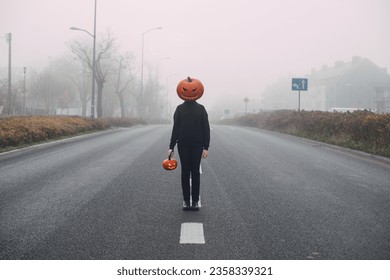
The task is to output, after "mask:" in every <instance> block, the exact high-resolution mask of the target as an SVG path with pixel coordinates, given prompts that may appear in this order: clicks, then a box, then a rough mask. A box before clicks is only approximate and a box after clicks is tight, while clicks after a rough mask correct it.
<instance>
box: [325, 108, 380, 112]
mask: <svg viewBox="0 0 390 280" xmlns="http://www.w3.org/2000/svg"><path fill="white" fill-rule="evenodd" d="M355 111H369V112H373V113H375V111H374V110H372V109H365V108H346V107H331V108H329V109H328V112H337V113H352V112H355Z"/></svg>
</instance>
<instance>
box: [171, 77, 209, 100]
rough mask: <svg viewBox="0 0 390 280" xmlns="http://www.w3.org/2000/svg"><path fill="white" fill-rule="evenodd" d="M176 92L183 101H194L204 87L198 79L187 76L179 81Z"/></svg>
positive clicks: (201, 93) (200, 95)
mask: <svg viewBox="0 0 390 280" xmlns="http://www.w3.org/2000/svg"><path fill="white" fill-rule="evenodd" d="M176 92H177V95H178V96H179V97H180V98H181V99H183V100H184V101H195V100H198V99H199V98H201V97H202V95H203V92H204V87H203V85H202V83H201V81H199V80H198V79H194V78H190V77H188V78H187V79H185V80H182V81H180V82H179V84H178V85H177V88H176Z"/></svg>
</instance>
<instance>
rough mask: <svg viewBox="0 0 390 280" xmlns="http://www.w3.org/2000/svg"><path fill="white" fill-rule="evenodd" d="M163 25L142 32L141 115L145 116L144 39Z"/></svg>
mask: <svg viewBox="0 0 390 280" xmlns="http://www.w3.org/2000/svg"><path fill="white" fill-rule="evenodd" d="M161 29H162V27H154V28H150V29H148V30H146V31H145V32H144V33H142V53H141V93H140V106H139V107H140V111H141V112H140V117H141V118H142V117H143V111H144V108H143V106H144V101H143V98H144V97H143V95H144V40H145V34H146V33H148V32H150V31H152V30H161Z"/></svg>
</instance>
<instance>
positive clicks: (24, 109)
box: [23, 67, 27, 115]
mask: <svg viewBox="0 0 390 280" xmlns="http://www.w3.org/2000/svg"><path fill="white" fill-rule="evenodd" d="M26 71H27V67H23V115H26Z"/></svg>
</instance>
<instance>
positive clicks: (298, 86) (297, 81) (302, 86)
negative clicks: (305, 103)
mask: <svg viewBox="0 0 390 280" xmlns="http://www.w3.org/2000/svg"><path fill="white" fill-rule="evenodd" d="M307 84H308V83H307V79H302V78H292V85H291V89H292V90H295V91H298V111H300V110H301V90H303V91H307Z"/></svg>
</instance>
